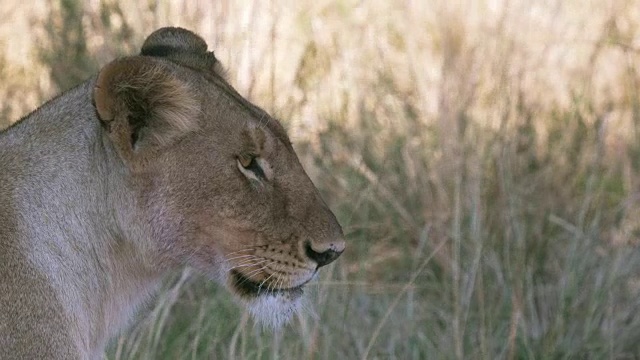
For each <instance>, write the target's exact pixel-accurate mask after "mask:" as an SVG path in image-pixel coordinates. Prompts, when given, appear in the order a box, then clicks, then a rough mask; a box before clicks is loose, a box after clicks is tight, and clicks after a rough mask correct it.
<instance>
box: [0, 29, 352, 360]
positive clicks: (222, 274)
mask: <svg viewBox="0 0 640 360" xmlns="http://www.w3.org/2000/svg"><path fill="white" fill-rule="evenodd" d="M344 248H345V243H344V240H343V235H342V230H341V228H340V225H339V224H338V222H337V221H336V218H335V217H334V215H333V214H332V213H331V211H330V210H329V209H328V208H327V206H326V205H325V203H324V202H323V201H322V199H321V198H320V195H319V193H318V191H317V189H316V188H315V187H314V185H313V184H312V182H311V180H310V179H309V177H308V176H307V175H306V174H305V172H304V170H303V168H302V166H301V165H300V162H299V161H298V158H297V157H296V154H295V153H294V150H293V148H292V146H291V143H290V141H289V138H288V137H287V134H286V133H285V130H284V129H283V127H282V126H281V125H280V124H279V123H278V121H276V120H275V119H273V118H272V117H270V116H269V115H268V114H267V113H266V112H265V111H263V110H262V109H260V108H258V107H257V106H255V105H253V104H251V103H250V102H248V101H247V100H245V99H243V98H242V97H241V96H240V95H239V94H238V93H237V92H236V91H235V90H234V89H233V88H232V87H231V86H230V85H229V84H228V83H227V81H225V79H224V77H223V76H222V74H221V69H220V65H219V63H218V61H217V60H216V58H215V57H214V54H213V52H208V51H207V44H206V43H205V42H204V40H203V39H202V38H200V37H199V36H197V35H195V34H193V33H191V32H189V31H187V30H184V29H181V28H163V29H160V30H158V31H156V32H154V33H153V34H151V35H150V36H149V37H148V38H147V39H146V41H145V42H144V44H143V46H142V50H141V54H140V55H138V56H131V57H126V58H122V59H119V60H115V61H113V62H111V63H110V64H108V65H106V66H105V67H103V68H102V70H101V71H100V72H99V74H98V75H97V76H95V77H93V78H91V79H89V80H87V81H85V82H84V83H82V84H80V85H79V86H78V87H76V88H74V89H72V90H69V91H67V92H66V93H64V94H62V95H61V96H59V97H57V98H55V99H53V100H51V101H50V102H48V103H46V104H45V105H43V106H42V107H41V108H39V109H37V110H36V111H34V112H33V113H32V114H30V115H29V116H27V117H26V118H24V119H22V120H21V121H19V122H17V123H16V124H15V125H13V126H12V127H10V128H9V129H7V130H5V131H4V132H2V133H0V358H2V359H7V358H16V359H92V358H98V357H100V356H101V354H102V352H103V348H104V346H105V344H106V342H107V341H108V339H109V338H110V337H111V336H113V335H114V333H116V332H117V331H118V330H119V329H121V328H122V327H124V326H125V325H126V324H127V321H128V320H129V319H130V318H131V317H132V314H133V313H134V311H135V310H136V307H137V306H139V304H140V303H142V302H144V301H145V299H148V298H149V297H150V296H151V294H153V293H154V291H155V290H156V288H157V287H158V285H159V283H160V282H161V280H162V278H163V276H164V275H165V274H167V272H169V271H171V270H174V269H176V268H179V267H181V266H185V265H188V266H192V267H194V268H196V269H198V270H200V271H201V272H203V273H205V274H207V275H208V276H210V277H211V278H214V279H217V280H218V281H220V282H222V283H223V284H225V285H226V287H227V288H228V289H229V290H230V291H231V292H232V293H233V294H235V295H236V296H237V297H238V298H239V299H241V300H242V301H243V302H244V303H246V304H247V305H248V306H249V308H250V309H252V312H253V313H254V314H255V315H256V316H257V317H258V318H261V319H262V320H264V321H266V322H267V323H271V324H276V323H281V322H283V321H286V320H287V319H288V318H289V317H290V316H291V314H292V313H294V312H295V311H296V309H297V304H298V303H299V299H300V297H301V296H302V294H303V291H302V288H303V286H304V285H305V284H306V283H307V282H308V281H309V280H310V279H311V278H312V277H313V276H314V274H315V273H316V271H317V270H318V268H319V267H321V266H323V265H326V264H328V263H330V262H332V261H333V260H335V259H336V258H337V257H338V256H339V255H340V253H342V251H343V250H344Z"/></svg>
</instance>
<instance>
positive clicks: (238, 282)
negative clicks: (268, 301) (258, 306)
mask: <svg viewBox="0 0 640 360" xmlns="http://www.w3.org/2000/svg"><path fill="white" fill-rule="evenodd" d="M231 284H232V285H233V287H234V289H235V290H236V291H237V292H238V293H239V294H240V295H242V296H251V297H259V296H264V295H286V296H289V297H293V298H297V297H300V296H302V294H303V292H304V291H303V289H302V287H303V286H304V284H302V285H298V286H294V287H291V288H286V289H282V288H280V289H274V288H272V287H270V286H268V285H266V284H261V283H260V282H256V281H253V280H251V279H249V278H247V277H246V276H244V275H242V274H241V273H240V272H239V271H236V270H232V271H231Z"/></svg>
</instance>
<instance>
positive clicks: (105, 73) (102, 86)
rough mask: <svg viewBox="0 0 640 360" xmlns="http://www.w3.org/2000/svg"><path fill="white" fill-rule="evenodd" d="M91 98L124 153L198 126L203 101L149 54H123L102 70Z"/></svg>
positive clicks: (161, 142) (166, 141) (163, 142)
mask: <svg viewBox="0 0 640 360" xmlns="http://www.w3.org/2000/svg"><path fill="white" fill-rule="evenodd" d="M93 101H94V104H95V107H96V111H97V113H98V116H99V118H100V120H101V121H102V122H103V123H104V124H105V125H106V126H105V127H106V128H107V129H108V131H109V135H110V136H111V138H112V140H113V142H114V143H115V144H116V146H117V147H118V148H119V149H120V150H121V151H124V152H132V151H135V150H138V149H141V148H149V147H161V146H167V145H169V144H170V143H171V142H172V141H174V140H175V139H177V138H179V137H180V136H182V135H183V134H185V133H187V132H189V131H192V130H194V129H196V128H197V124H198V123H197V121H198V116H199V111H200V108H199V103H198V101H197V97H196V96H195V94H194V92H193V91H192V90H191V89H190V87H189V85H188V84H187V83H185V82H184V81H182V80H180V79H178V78H176V77H175V76H174V75H173V74H172V73H171V70H170V69H169V68H168V67H167V65H165V64H162V62H160V61H157V60H154V59H153V58H149V57H143V56H136V57H130V58H124V59H121V60H116V61H113V62H111V63H110V64H108V65H106V66H105V67H104V68H102V70H101V71H100V74H99V75H98V79H97V81H96V85H95V88H94V91H93Z"/></svg>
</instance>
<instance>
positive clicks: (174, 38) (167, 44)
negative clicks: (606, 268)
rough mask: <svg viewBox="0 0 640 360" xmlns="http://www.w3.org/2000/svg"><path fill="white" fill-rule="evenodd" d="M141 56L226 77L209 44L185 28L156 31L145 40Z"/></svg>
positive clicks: (168, 28) (166, 28) (167, 28)
mask: <svg viewBox="0 0 640 360" xmlns="http://www.w3.org/2000/svg"><path fill="white" fill-rule="evenodd" d="M140 54H141V55H145V56H154V57H162V58H165V59H168V60H171V61H173V62H174V63H176V64H179V65H183V66H188V67H190V68H192V69H196V70H203V71H206V72H210V73H211V72H213V73H215V74H217V75H218V76H221V77H224V71H223V70H222V66H221V65H220V62H219V61H218V60H217V59H216V57H215V55H214V54H213V52H212V51H207V43H206V42H205V41H204V40H203V39H202V38H201V37H200V36H198V35H196V34H194V33H192V32H191V31H189V30H186V29H183V28H178V27H165V28H162V29H159V30H156V31H154V32H153V33H152V34H151V35H149V37H148V38H147V40H145V42H144V44H143V45H142V50H141V52H140Z"/></svg>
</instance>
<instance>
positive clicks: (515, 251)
mask: <svg viewBox="0 0 640 360" xmlns="http://www.w3.org/2000/svg"><path fill="white" fill-rule="evenodd" d="M0 19H2V21H1V22H0V49H2V51H1V53H0V98H1V99H2V101H0V127H2V126H7V125H9V124H10V123H11V122H13V121H16V120H18V119H19V118H20V117H21V116H23V115H25V114H27V113H28V112H29V111H30V110H33V109H34V108H35V107H37V106H38V105H39V104H41V103H43V102H44V101H46V100H47V99H49V98H51V97H52V96H54V95H55V94H58V93H60V92H61V91H64V90H66V89H69V88H70V87H72V86H74V85H76V84H78V83H79V82H81V81H83V80H84V79H86V78H88V77H89V76H91V75H92V74H94V73H95V72H96V71H97V70H98V69H99V68H100V66H102V65H104V64H106V63H107V62H109V61H110V60H112V59H114V58H115V57H118V56H122V55H127V54H135V53H138V52H139V48H140V46H141V44H142V42H143V40H144V38H145V37H146V36H147V35H148V34H149V33H151V32H152V31H153V30H155V29H157V28H158V27H161V26H165V25H174V26H182V27H186V28H188V29H191V30H194V31H196V32H198V33H199V34H201V35H202V36H203V37H204V38H205V39H206V40H207V42H208V44H209V45H210V48H211V49H214V50H215V53H216V56H217V57H218V58H219V59H220V60H221V62H222V63H223V64H224V65H225V66H226V68H227V70H228V74H229V79H230V82H231V83H232V84H233V85H234V86H235V87H236V88H237V89H238V91H239V92H240V93H241V94H242V95H244V96H246V97H247V98H249V99H250V100H251V101H253V102H255V103H256V104H258V105H260V106H261V107H263V108H265V109H266V110H268V111H269V112H271V113H272V114H274V115H275V116H276V117H277V118H279V119H281V121H282V122H283V123H284V124H285V126H286V127H287V129H288V131H289V134H290V136H291V138H292V141H293V143H294V146H295V148H296V150H297V151H298V153H299V155H300V157H301V159H302V161H303V163H304V165H305V168H306V169H307V171H308V172H309V174H310V175H311V177H312V179H313V180H314V182H315V183H316V185H317V186H318V187H319V188H320V189H321V191H322V193H323V195H324V196H325V199H326V200H327V202H328V204H329V205H330V206H331V208H332V209H333V210H334V212H335V213H336V215H337V216H338V219H339V220H340V222H341V223H342V225H343V227H344V230H345V233H346V235H347V238H348V249H347V251H346V253H345V254H344V255H343V256H342V257H341V258H340V260H339V261H337V262H336V263H335V265H332V266H329V267H328V268H327V270H325V271H323V272H322V276H321V278H320V279H319V280H318V281H317V282H316V283H315V284H314V285H312V286H310V288H309V290H310V291H309V292H310V293H311V296H310V300H309V301H308V304H307V306H306V307H307V308H308V310H307V311H305V314H304V315H303V316H300V317H299V318H296V319H295V321H294V322H293V323H292V324H291V325H290V326H288V327H286V328H285V329H284V330H282V331H278V332H271V331H265V330H263V329H262V328H261V327H260V326H256V325H255V324H254V323H253V320H252V319H250V317H249V315H248V314H247V312H246V311H245V310H243V309H242V308H240V307H239V306H237V305H235V304H234V303H233V300H232V299H230V296H229V295H228V293H227V292H226V291H225V290H223V289H222V288H221V287H219V286H217V285H215V284H213V283H211V282H209V281H207V280H206V279H204V278H202V277H201V276H199V275H198V274H195V273H194V272H192V271H190V270H185V271H184V272H182V273H180V274H175V275H174V276H173V277H171V279H169V281H167V283H166V285H165V287H166V289H165V291H163V292H162V295H160V296H158V297H157V298H156V300H155V301H154V302H152V303H150V304H149V305H148V306H147V307H146V308H145V309H144V310H143V311H141V313H140V315H139V319H138V321H137V323H136V325H135V326H134V327H133V328H132V329H130V330H129V331H127V332H126V333H123V334H122V335H121V336H120V337H119V338H118V339H116V340H115V341H114V342H113V344H112V345H111V346H110V348H109V350H108V352H107V353H105V359H165V358H166V359H178V358H179V359H213V358H220V359H225V358H238V359H272V358H279V359H565V358H567V359H568V358H573V359H587V358H590V359H601V358H602V359H604V358H608V359H636V358H637V356H638V355H639V354H640V294H639V292H640V251H639V249H638V246H639V244H640V177H639V176H638V175H639V171H640V141H639V140H640V133H639V131H640V128H639V126H640V73H639V72H640V2H638V1H637V0H611V1H597V0H591V1H578V0H534V1H529V0H480V1H471V0H469V1H446V0H435V1H420V0H406V1H401V0H388V1H375V0H372V1H356V0H317V1H293V0H283V1H280V0H270V1H248V0H247V1H241V2H240V1H187V0H173V1H169V0H148V1H139V2H133V1H124V0H89V1H80V0H49V1H35V0H3V1H2V4H1V5H0Z"/></svg>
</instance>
